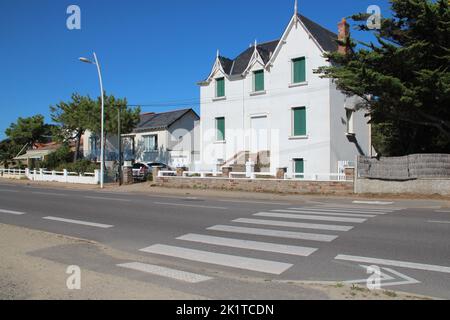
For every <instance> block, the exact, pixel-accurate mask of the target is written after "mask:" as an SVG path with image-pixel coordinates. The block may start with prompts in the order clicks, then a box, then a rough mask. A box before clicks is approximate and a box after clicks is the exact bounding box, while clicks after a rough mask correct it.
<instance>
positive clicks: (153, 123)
mask: <svg viewBox="0 0 450 320" xmlns="http://www.w3.org/2000/svg"><path fill="white" fill-rule="evenodd" d="M189 112H193V113H194V115H195V116H196V117H197V118H198V119H200V117H199V116H198V115H197V113H195V111H194V110H192V109H183V110H176V111H170V112H163V113H145V114H141V118H140V122H139V124H138V126H137V127H136V129H134V131H133V132H134V133H142V132H145V131H154V130H162V129H167V128H169V127H170V126H171V125H172V124H174V123H175V122H176V121H178V120H179V119H181V118H182V117H183V116H184V115H186V114H187V113H189Z"/></svg>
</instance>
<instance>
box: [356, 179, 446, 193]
mask: <svg viewBox="0 0 450 320" xmlns="http://www.w3.org/2000/svg"><path fill="white" fill-rule="evenodd" d="M355 192H356V193H362V194H364V193H373V194H382V193H385V194H423V195H433V194H439V195H444V196H445V195H450V179H416V180H408V181H387V180H377V179H361V178H358V179H356V182H355Z"/></svg>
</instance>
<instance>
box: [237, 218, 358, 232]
mask: <svg viewBox="0 0 450 320" xmlns="http://www.w3.org/2000/svg"><path fill="white" fill-rule="evenodd" d="M233 222H236V223H246V224H256V225H266V226H275V227H288V228H300V229H316V230H328V231H350V230H352V229H353V227H352V226H338V225H330V224H315V223H300V222H286V221H275V220H261V219H244V218H242V219H236V220H233Z"/></svg>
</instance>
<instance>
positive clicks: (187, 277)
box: [117, 262, 213, 283]
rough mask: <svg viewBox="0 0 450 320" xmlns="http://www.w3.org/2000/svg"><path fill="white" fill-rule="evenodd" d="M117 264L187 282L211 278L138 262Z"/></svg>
mask: <svg viewBox="0 0 450 320" xmlns="http://www.w3.org/2000/svg"><path fill="white" fill-rule="evenodd" d="M117 266H118V267H121V268H127V269H131V270H136V271H141V272H145V273H150V274H154V275H157V276H161V277H166V278H171V279H175V280H179V281H183V282H188V283H200V282H205V281H208V280H211V279H213V278H211V277H207V276H203V275H200V274H196V273H191V272H185V271H180V270H175V269H170V268H166V267H161V266H156V265H152V264H146V263H140V262H130V263H122V264H118V265H117Z"/></svg>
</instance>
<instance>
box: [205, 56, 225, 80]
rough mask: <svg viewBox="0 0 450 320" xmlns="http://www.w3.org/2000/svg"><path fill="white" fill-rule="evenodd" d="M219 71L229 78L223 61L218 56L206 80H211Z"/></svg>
mask: <svg viewBox="0 0 450 320" xmlns="http://www.w3.org/2000/svg"><path fill="white" fill-rule="evenodd" d="M217 72H221V73H222V74H223V76H224V77H225V78H228V79H229V77H228V75H227V74H226V73H225V71H224V70H223V66H222V63H221V62H220V59H219V57H217V58H216V61H215V62H214V65H213V68H212V70H211V73H210V74H209V76H208V78H207V79H206V80H205V82H211V81H212V80H213V78H214V76H215V75H216V73H217Z"/></svg>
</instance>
